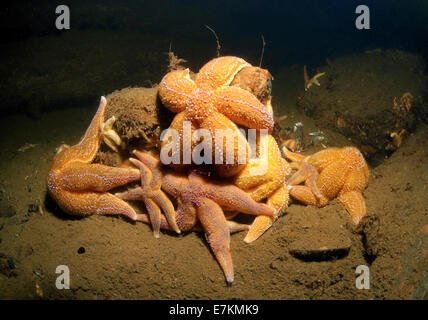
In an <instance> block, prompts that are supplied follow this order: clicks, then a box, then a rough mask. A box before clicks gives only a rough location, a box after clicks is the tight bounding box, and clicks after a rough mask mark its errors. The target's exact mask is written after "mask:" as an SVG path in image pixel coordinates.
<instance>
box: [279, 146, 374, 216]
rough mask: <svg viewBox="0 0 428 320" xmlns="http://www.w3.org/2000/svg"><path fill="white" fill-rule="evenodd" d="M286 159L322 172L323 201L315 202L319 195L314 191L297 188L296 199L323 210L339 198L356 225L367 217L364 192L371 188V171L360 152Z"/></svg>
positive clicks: (337, 151) (345, 150)
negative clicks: (369, 182) (301, 162)
mask: <svg viewBox="0 0 428 320" xmlns="http://www.w3.org/2000/svg"><path fill="white" fill-rule="evenodd" d="M286 156H287V157H288V158H291V159H292V160H299V161H303V162H306V163H308V164H310V165H311V166H313V167H314V168H316V169H317V170H318V172H319V176H318V178H317V187H318V189H319V191H320V192H321V195H322V197H321V198H318V199H314V197H315V196H316V194H315V195H314V193H313V192H309V190H308V189H310V191H312V190H311V188H308V187H304V186H296V187H292V189H291V190H290V194H291V195H292V196H293V197H294V198H296V199H298V200H300V201H302V202H304V203H307V204H313V203H314V201H315V203H316V204H317V205H318V206H323V205H325V204H327V202H328V201H330V200H332V199H333V198H335V197H338V199H339V201H340V203H341V204H342V205H343V206H344V207H345V208H346V210H347V211H348V212H349V214H350V215H351V219H352V221H353V222H354V223H355V224H358V223H359V222H360V220H361V219H362V217H364V216H365V214H366V205H365V201H364V198H363V196H362V192H363V190H364V189H365V188H366V187H367V183H368V179H369V169H368V166H367V163H366V161H365V160H364V157H363V155H362V154H361V152H360V151H359V150H358V149H357V148H354V147H344V148H328V149H325V150H322V151H319V152H317V153H315V154H313V155H311V156H307V157H303V156H301V155H298V154H294V153H292V152H290V151H288V152H286Z"/></svg>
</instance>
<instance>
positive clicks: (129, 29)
mask: <svg viewBox="0 0 428 320" xmlns="http://www.w3.org/2000/svg"><path fill="white" fill-rule="evenodd" d="M60 4H66V5H68V6H69V8H70V11H71V30H57V29H56V28H55V19H56V17H57V15H56V14H55V8H56V6H57V5H60ZM359 4H365V5H368V6H369V8H370V13H371V29H370V30H357V29H356V27H355V19H356V17H357V14H355V8H356V7H357V6H358V5H359ZM427 22H428V1H427V0H410V1H405V0H388V1H386V0H378V1H361V0H358V1H354V0H346V1H345V0H322V1H321V0H300V1H277V0H269V1H256V0H250V1H244V0H233V1H227V0H218V1H190V0H176V1H173V0H157V1H136V0H129V1H112V0H104V1H99V0H97V1H83V0H76V1H65V2H58V1H36V2H34V1H32V2H30V1H16V2H13V3H9V4H8V5H6V6H5V7H3V9H2V11H1V15H0V28H1V30H2V38H1V48H2V50H1V53H0V55H1V59H2V62H8V61H9V62H10V61H12V60H14V59H15V60H14V62H13V63H12V64H11V67H9V69H6V70H4V69H5V68H7V67H4V68H3V70H1V71H2V75H1V76H0V77H1V79H0V98H2V99H1V100H2V101H3V102H2V105H1V106H0V107H1V108H2V109H4V110H6V109H7V110H9V111H12V112H16V111H18V112H19V111H23V110H24V111H25V108H24V107H23V105H26V104H28V101H27V100H29V98H23V99H20V97H23V96H25V94H26V93H25V92H27V93H28V91H31V86H30V87H25V85H19V86H18V85H15V86H14V85H13V83H14V81H15V82H16V81H17V80H16V78H17V76H16V74H17V73H19V74H23V73H25V72H24V71H26V70H25V68H24V67H22V65H23V64H25V63H28V64H29V65H30V67H31V65H32V64H33V66H34V65H37V64H38V60H37V59H36V58H34V62H33V61H28V60H29V59H32V54H38V53H37V52H31V51H34V50H36V49H33V48H32V47H26V43H27V42H29V41H30V40H31V41H33V43H34V42H36V43H37V41H39V39H40V41H42V39H45V40H43V41H47V44H49V42H55V41H60V40H61V38H62V37H65V36H66V34H67V33H69V34H71V33H72V34H74V35H75V37H74V38H79V34H82V35H83V34H85V33H87V32H89V31H98V32H99V31H101V32H102V34H103V37H106V38H108V37H109V34H113V33H118V32H119V33H122V34H127V33H129V34H144V35H149V36H150V37H152V38H153V39H159V40H160V41H161V42H162V43H163V44H162V47H159V46H158V47H156V48H154V49H153V50H154V52H159V54H161V53H164V52H166V51H168V44H169V43H170V42H172V44H173V47H172V48H173V51H175V52H176V53H177V54H178V55H179V56H184V57H185V58H187V59H188V60H189V66H190V67H192V68H194V69H195V70H197V69H198V68H199V67H200V66H201V65H202V64H203V63H204V62H206V61H208V60H209V59H210V58H212V57H214V56H215V53H216V43H215V39H214V37H213V34H212V33H211V32H210V31H209V30H208V29H207V28H205V25H209V26H210V27H212V28H213V29H214V30H215V31H216V33H217V34H218V36H219V38H220V41H221V45H222V50H221V54H222V55H227V54H233V55H237V56H241V57H243V58H246V59H248V60H249V61H250V62H251V63H253V64H257V62H258V61H259V59H260V55H261V47H262V41H261V35H262V34H263V36H264V39H265V41H266V47H265V51H264V57H263V67H265V68H268V69H269V70H270V71H271V72H272V73H273V74H274V73H275V70H279V69H280V68H281V67H283V66H287V65H292V64H307V65H308V66H309V68H316V67H317V66H319V65H322V64H325V59H326V57H328V58H330V59H334V58H335V57H337V56H341V55H345V54H350V53H358V52H361V51H364V50H366V49H370V48H371V49H374V48H397V49H402V50H407V51H412V52H417V53H420V54H422V55H424V56H427V53H428V41H427V40H428V37H427V35H428V23H427ZM46 39H47V40H46ZM77 41H78V40H77ZM81 41H86V40H84V38H82V40H81ZM17 43H19V44H20V45H19V46H16V44H17ZM192 44H195V45H197V46H196V47H197V49H193V48H192ZM89 45H90V46H93V47H96V46H97V43H94V44H89ZM136 45H137V44H136V43H134V42H133V41H132V40H131V41H129V42H128V43H127V45H126V46H128V48H126V46H123V44H122V48H121V49H123V50H131V51H132V50H134V47H135V51H136V52H138V51H139V50H140V51H141V49H140V48H138V47H136ZM149 45H150V44H149ZM58 46H61V47H63V46H64V44H63V43H61V44H59V45H58ZM153 46H155V44H153ZM11 48H13V49H11ZM52 48H53V49H52ZM58 49H60V48H58ZM14 50H15V51H14ZM37 50H38V51H40V50H44V49H43V48H38V49H37ZM46 50H54V51H55V45H53V47H49V48H48V49H46ZM22 51H28V52H27V56H25V55H24V56H22ZM62 54H63V51H60V50H59V51H58V57H55V52H52V55H53V57H55V59H52V60H58V59H64V58H63V57H60V55H62ZM88 54H89V53H88ZM18 57H19V58H18ZM163 59H164V57H163ZM131 60H132V59H127V62H126V63H128V64H132V61H131ZM97 61H98V62H97V63H99V64H102V63H104V62H103V59H102V57H100V59H99V60H97ZM52 63H54V61H52ZM15 66H16V67H15ZM93 66H94V67H95V65H94V64H93ZM35 67H36V66H35ZM140 67H141V66H137V67H136V68H134V69H135V72H137V71H138V70H136V69H138V68H140ZM60 68H61V65H60V64H59V65H56V66H55V69H56V70H58V69H60ZM10 69H15V70H10ZM40 69H41V70H37V75H38V76H39V75H40V74H42V75H44V76H45V78H49V77H51V74H52V73H55V72H56V71H55V70H48V69H49V66H48V67H40ZM87 69H88V70H89V71H90V70H91V68H90V67H88V68H87ZM92 69H94V70H95V69H96V68H92ZM129 69H131V70H132V69H133V68H129ZM23 70H24V71H23ZM9 71H10V72H9ZM92 72H95V73H96V71H92ZM127 73H128V74H129V78H128V79H132V75H131V74H130V73H132V71H127ZM29 74H30V75H31V71H29ZM12 75H14V76H12ZM100 76H101V75H100ZM161 76H162V72H159V74H154V75H152V77H151V79H150V81H151V82H158V81H159V80H160V77H161ZM23 77H25V76H23ZM78 77H81V78H83V77H85V74H84V73H83V74H82V72H80V73H79V74H76V75H70V79H67V81H65V82H73V81H74V82H77V81H78ZM52 79H54V77H52ZM143 80H147V79H142V81H143ZM19 81H21V82H22V81H23V82H25V79H24V80H22V79H20V80H19ZM45 81H46V79H45ZM129 81H130V83H127V82H126V81H122V82H121V81H118V82H117V83H113V82H114V80H111V81H110V84H111V86H108V87H107V88H106V90H111V89H119V88H120V87H121V86H122V87H123V86H126V85H142V82H140V83H135V81H134V82H133V81H131V80H129ZM59 86H61V84H59ZM104 87H105V86H104ZM20 90H22V91H25V92H22V93H21V92H20ZM43 90H49V89H46V85H44V84H43V83H41V84H40V89H38V91H37V90H34V93H32V96H37V95H38V94H37V92H41V91H43ZM52 90H56V91H60V90H58V88H55V89H54V88H52ZM40 95H43V93H42V92H41V93H40ZM45 95H46V96H47V95H49V98H44V99H43V100H42V101H40V102H37V103H39V104H42V105H46V106H48V105H50V106H53V105H56V106H54V107H53V108H59V107H61V106H60V105H64V104H60V103H59V102H60V100H58V99H54V98H52V94H47V93H46V94H45ZM84 95H85V94H81V96H82V99H83V96H84ZM96 96H99V92H95V93H94V97H96ZM11 97H13V98H11ZM73 98H75V100H74V102H75V101H79V94H78V93H77V92H76V97H73ZM85 98H87V97H85ZM36 100H37V99H36ZM44 107H45V106H42V109H44ZM2 114H3V115H5V114H6V113H4V112H3V113H2Z"/></svg>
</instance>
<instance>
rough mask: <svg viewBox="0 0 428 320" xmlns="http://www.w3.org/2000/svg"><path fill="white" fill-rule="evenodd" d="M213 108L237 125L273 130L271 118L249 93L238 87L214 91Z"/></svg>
mask: <svg viewBox="0 0 428 320" xmlns="http://www.w3.org/2000/svg"><path fill="white" fill-rule="evenodd" d="M214 94H215V106H216V108H217V110H218V112H220V113H222V114H224V115H225V116H226V117H228V118H229V119H230V120H232V121H233V122H234V123H236V124H238V125H243V126H246V127H248V128H252V129H267V130H268V131H269V132H270V131H272V129H273V124H274V121H273V117H272V115H271V114H270V113H269V111H268V109H267V108H266V107H265V106H264V105H263V104H262V103H261V102H260V101H259V100H258V99H257V98H256V97H255V96H254V95H253V94H252V93H250V92H248V91H247V90H244V89H241V88H238V87H221V88H218V89H217V90H215V91H214Z"/></svg>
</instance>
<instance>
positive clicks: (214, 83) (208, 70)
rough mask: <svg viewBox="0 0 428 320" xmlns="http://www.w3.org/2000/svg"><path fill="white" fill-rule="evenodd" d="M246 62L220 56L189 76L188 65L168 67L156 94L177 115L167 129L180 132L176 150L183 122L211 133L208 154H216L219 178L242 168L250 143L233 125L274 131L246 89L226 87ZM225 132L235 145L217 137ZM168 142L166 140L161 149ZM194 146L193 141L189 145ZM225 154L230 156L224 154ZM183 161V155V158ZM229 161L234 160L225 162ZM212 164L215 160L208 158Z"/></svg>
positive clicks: (269, 118)
mask: <svg viewBox="0 0 428 320" xmlns="http://www.w3.org/2000/svg"><path fill="white" fill-rule="evenodd" d="M247 66H250V64H249V63H247V62H246V61H245V60H243V59H241V58H237V57H220V58H216V59H213V60H211V61H210V62H208V63H207V64H205V65H204V66H203V67H202V68H201V70H200V71H199V72H198V74H197V75H196V80H195V81H193V80H192V79H191V78H190V72H189V69H185V70H175V71H171V72H169V73H168V74H166V75H165V77H164V78H163V79H162V81H161V83H160V86H159V97H160V99H161V101H162V103H163V105H164V106H165V107H167V108H168V109H169V110H171V111H172V112H176V113H178V114H177V116H176V117H175V118H174V120H173V122H172V124H171V127H170V128H171V129H175V130H176V131H177V132H178V133H179V141H178V142H177V143H176V144H175V145H174V147H175V148H176V150H179V151H182V150H184V146H183V144H184V143H185V142H188V141H185V138H184V134H183V128H184V123H185V122H186V121H187V122H189V123H190V125H191V129H192V130H195V129H196V128H202V129H206V130H207V131H208V132H209V133H210V139H206V141H205V143H210V149H211V150H212V152H211V153H212V155H213V157H214V155H215V154H216V153H217V155H218V157H219V159H220V163H219V162H218V161H217V162H216V164H217V166H216V169H217V172H218V173H219V174H220V175H221V176H233V175H235V174H236V173H237V172H239V171H240V170H242V169H243V168H244V166H245V163H246V161H247V159H248V154H249V146H248V145H247V141H246V139H245V137H243V136H242V133H241V132H240V131H239V130H238V127H237V125H242V126H245V127H247V128H252V129H266V130H268V131H272V129H273V124H274V121H273V117H272V115H271V114H270V113H269V111H268V110H267V109H266V107H265V106H264V105H263V104H262V103H261V102H260V101H259V100H258V99H257V98H256V97H255V96H254V95H253V94H252V93H251V92H249V91H246V90H244V89H241V88H239V87H235V86H229V84H230V83H231V82H232V80H233V78H234V77H235V76H236V74H237V73H238V72H239V71H240V70H242V69H243V68H244V67H247ZM220 131H223V132H228V133H229V134H228V135H231V136H233V138H234V140H233V147H231V148H226V145H225V143H224V141H222V140H221V139H219V135H218V132H220ZM166 143H169V141H164V144H163V145H162V148H163V147H164V146H165V144H166ZM193 146H194V145H192V147H193ZM240 150H243V152H244V153H245V154H244V157H245V158H244V161H239V152H240ZM228 153H229V154H228ZM181 159H183V155H182V156H181ZM227 159H233V161H231V162H227V161H226V160H227ZM212 163H214V161H213V162H212Z"/></svg>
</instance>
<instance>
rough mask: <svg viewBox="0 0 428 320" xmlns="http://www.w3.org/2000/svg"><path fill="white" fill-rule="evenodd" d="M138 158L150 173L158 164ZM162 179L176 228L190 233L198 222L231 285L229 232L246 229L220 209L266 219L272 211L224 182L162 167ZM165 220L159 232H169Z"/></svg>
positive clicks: (146, 157)
mask: <svg viewBox="0 0 428 320" xmlns="http://www.w3.org/2000/svg"><path fill="white" fill-rule="evenodd" d="M136 155H137V154H136ZM138 157H139V159H140V160H141V162H142V163H144V165H146V166H147V167H148V168H149V169H150V170H152V168H156V163H158V162H159V160H158V159H156V158H154V157H152V156H150V155H149V154H147V153H143V152H140V153H138ZM161 180H162V189H163V190H165V191H166V192H167V193H168V194H170V195H171V196H173V197H174V198H176V199H177V202H178V208H177V211H176V220H177V225H178V226H179V228H180V229H181V230H183V231H187V230H192V229H193V228H194V227H195V225H196V223H197V222H198V221H199V222H200V223H201V225H202V228H203V230H204V231H205V233H206V234H207V237H208V240H209V244H210V247H211V249H212V250H213V253H214V255H215V256H216V258H217V260H218V262H219V263H220V266H221V267H222V269H223V271H224V274H225V277H226V280H227V282H228V283H232V282H233V279H234V276H233V274H234V273H233V264H232V256H231V253H230V232H231V231H238V230H242V229H245V227H243V226H242V225H236V224H235V225H234V224H231V223H229V222H228V221H227V220H226V217H225V215H224V212H223V210H227V211H239V212H242V213H247V214H253V215H266V216H273V215H274V213H275V210H274V209H272V208H270V207H269V206H267V205H265V204H262V203H258V202H256V201H254V200H253V199H252V198H251V196H250V195H249V194H248V193H246V192H245V191H243V190H241V189H240V188H238V187H237V186H235V185H233V184H230V183H229V182H227V181H226V182H225V181H218V180H213V179H208V178H205V177H202V176H200V175H199V174H197V173H196V172H193V171H192V172H191V173H190V174H189V175H188V176H187V175H185V174H180V173H177V172H172V171H170V170H167V169H166V168H165V170H164V171H163V172H162V178H161ZM138 220H140V221H143V222H147V221H148V216H147V215H141V216H140V217H139V218H138ZM165 220H166V219H161V223H160V227H161V229H167V230H171V227H170V226H169V225H168V224H167V223H166V221H165Z"/></svg>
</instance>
